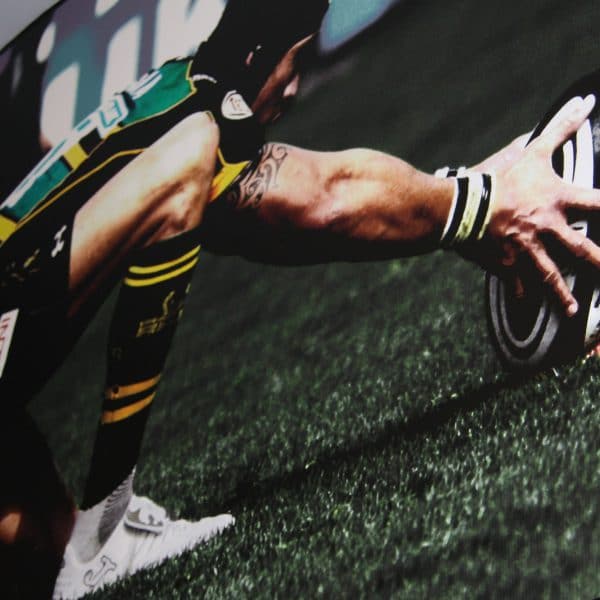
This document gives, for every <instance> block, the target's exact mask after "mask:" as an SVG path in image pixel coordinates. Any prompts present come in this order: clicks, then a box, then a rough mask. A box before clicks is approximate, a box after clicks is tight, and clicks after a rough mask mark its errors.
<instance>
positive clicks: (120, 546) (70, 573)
mask: <svg viewBox="0 0 600 600" xmlns="http://www.w3.org/2000/svg"><path fill="white" fill-rule="evenodd" d="M233 523H235V519H234V518H233V517H232V516H231V515H228V514H223V515H218V516H216V517H206V518H204V519H200V520H199V521H186V520H184V519H178V520H176V521H175V520H171V519H169V517H168V515H167V513H166V511H165V509H164V508H162V507H161V506H159V505H158V504H155V503H154V502H152V500H150V499H149V498H145V497H142V496H132V498H131V501H130V502H129V505H128V507H127V510H126V511H125V514H124V515H123V517H122V518H121V520H120V521H119V523H118V524H117V526H116V527H115V529H114V531H113V532H112V534H111V535H110V537H109V538H108V539H107V541H106V543H105V544H104V545H103V546H102V548H101V549H100V551H99V552H98V553H97V554H96V555H95V556H94V557H93V558H92V559H91V560H88V561H82V560H79V558H78V556H77V553H76V551H75V548H74V547H73V545H72V544H71V543H69V544H68V545H67V547H66V549H65V553H64V557H63V566H62V568H61V570H60V572H59V574H58V577H57V579H56V583H55V586H54V593H53V596H52V598H53V600H67V599H71V598H81V597H83V596H85V594H88V593H91V592H93V591H96V590H98V589H100V588H102V587H104V586H105V585H108V584H110V583H114V582H115V581H117V580H119V579H122V578H123V577H126V576H127V575H131V574H132V573H135V572H137V571H140V570H142V569H146V568H148V567H152V566H154V565H157V564H159V563H161V562H163V561H165V560H166V559H168V558H171V557H173V556H178V555H179V554H181V553H183V552H185V551H186V550H190V549H191V548H194V547H195V546H197V545H198V544H201V543H203V542H206V541H208V540H209V539H211V538H212V537H214V536H216V535H217V534H219V533H220V532H221V531H223V530H224V529H225V528H227V527H229V526H230V525H233Z"/></svg>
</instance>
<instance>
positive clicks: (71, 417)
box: [33, 0, 600, 599]
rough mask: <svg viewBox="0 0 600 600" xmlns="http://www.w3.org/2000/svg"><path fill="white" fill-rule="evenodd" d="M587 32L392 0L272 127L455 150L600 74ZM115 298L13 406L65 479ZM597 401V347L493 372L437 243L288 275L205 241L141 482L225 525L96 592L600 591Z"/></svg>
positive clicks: (559, 21)
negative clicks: (49, 376)
mask: <svg viewBox="0 0 600 600" xmlns="http://www.w3.org/2000/svg"><path fill="white" fill-rule="evenodd" d="M334 1H343V0H334ZM599 25H600V5H599V4H598V3H597V2H592V1H591V0H588V1H585V2H584V1H575V0H572V1H571V2H565V1H564V0H560V1H558V0H531V1H530V2H519V3H517V2H512V3H511V2H508V3H507V2H503V1H502V0H487V1H486V2H478V1H477V0H457V1H455V2H444V1H442V0H438V1H422V2H417V1H412V2H405V3H404V4H403V5H402V6H401V7H400V8H398V9H397V10H395V11H394V12H393V13H392V15H391V16H390V18H389V19H388V20H387V21H386V22H385V24H383V25H382V26H380V27H377V28H376V29H375V30H374V32H373V35H370V36H366V37H364V38H362V39H361V40H360V42H359V43H357V44H354V45H353V46H352V48H351V49H350V51H348V52H346V53H344V54H343V55H342V56H340V57H339V59H338V60H336V61H334V62H333V63H331V64H328V65H327V67H326V68H324V69H323V70H322V71H321V72H319V73H318V74H317V76H316V77H313V78H312V81H313V83H314V82H315V81H316V80H317V79H318V82H319V85H308V91H307V92H306V93H305V95H304V96H303V97H302V98H301V100H300V102H299V103H298V105H297V107H296V109H295V111H294V112H293V113H292V114H291V115H290V116H289V118H288V119H287V120H284V121H283V122H282V123H281V124H279V125H278V126H277V127H276V128H275V129H274V130H273V131H272V133H271V135H270V138H271V139H274V140H282V141H288V142H290V143H295V144H298V145H305V146H308V147H313V148H319V149H340V148H344V147H351V146H369V147H375V148H378V149H381V150H386V151H390V152H394V153H396V154H398V155H400V156H402V157H403V158H405V159H407V160H409V161H411V162H412V163H413V164H415V165H417V166H418V167H420V168H422V169H424V170H428V171H432V170H433V169H435V168H436V167H438V166H442V165H445V164H453V165H456V164H467V165H468V164H473V163H474V162H476V161H478V160H479V159H481V158H483V157H484V156H486V155H488V154H489V153H491V152H492V151H494V150H496V149H497V148H499V147H500V146H501V145H503V144H504V143H506V142H508V141H509V140H510V139H512V138H513V137H515V136H516V135H518V134H520V133H523V132H525V131H528V130H530V129H531V128H532V127H533V126H534V125H535V123H536V120H537V119H538V118H539V117H541V115H542V114H543V112H544V111H545V110H546V108H547V106H548V105H549V103H550V101H551V100H552V99H553V98H554V97H555V96H556V95H557V94H558V93H560V92H561V91H562V89H564V88H565V87H566V86H567V85H568V84H569V83H570V82H571V81H572V80H573V79H575V78H577V77H579V76H580V75H582V74H584V73H586V72H588V71H590V70H592V69H594V68H596V67H598V66H599V65H600V40H599V39H598V31H599ZM309 83H310V82H309ZM110 306H111V303H110V302H109V303H108V305H107V306H106V307H105V309H103V311H102V312H101V314H100V315H99V317H98V319H97V320H96V321H95V323H94V324H93V326H92V327H91V328H90V330H89V331H88V332H87V333H86V335H85V336H84V338H83V339H82V340H81V342H80V344H79V346H78V348H77V352H76V353H75V354H74V356H73V357H72V358H71V359H70V360H69V361H68V362H67V364H65V366H64V368H62V369H61V371H60V372H59V373H58V374H57V376H56V377H55V378H54V379H53V380H52V381H51V382H50V384H49V385H48V387H47V389H46V390H45V391H44V393H43V394H42V395H41V396H40V397H39V398H38V399H36V400H35V402H34V404H33V411H34V414H35V416H36V418H37V420H38V422H39V423H40V425H41V427H42V429H43V430H44V431H46V432H47V433H48V437H49V440H50V442H51V445H52V447H53V448H54V449H55V451H56V457H57V461H58V463H59V465H60V467H61V468H62V470H63V471H64V473H65V477H66V479H67V481H68V482H69V483H70V484H71V485H72V486H74V489H76V490H81V488H82V485H83V480H84V477H85V474H86V469H87V465H88V461H89V457H90V454H91V445H92V437H93V433H94V430H95V423H96V420H97V418H98V414H99V412H98V411H99V406H100V399H101V390H102V379H103V370H104V341H105V337H106V326H107V320H108V317H109V315H110ZM599 393H600V363H597V362H595V361H592V362H588V363H585V364H579V363H578V364H573V365H568V366H565V367H563V368H561V369H557V370H554V371H552V372H548V373H543V374H540V375H537V376H535V377H531V378H528V379H526V380H525V381H516V380H515V379H513V378H511V377H510V376H508V375H507V374H505V373H503V372H502V370H501V368H500V366H499V364H498V362H497V360H496V358H495V356H494V354H493V351H492V349H491V347H490V344H489V341H488V338H487V333H486V324H485V318H484V307H483V277H482V273H481V272H480V271H479V270H478V269H477V268H476V267H474V266H472V265H470V264H468V263H465V262H463V261H461V260H460V259H458V258H457V257H455V256H453V255H451V254H444V253H442V252H439V253H436V254H433V255H430V256H427V257H420V258H414V259H402V260H397V261H390V262H382V263H377V264H358V265H351V264H330V265H324V266H318V267H310V268H296V269H283V268H272V267H265V266H262V265H256V264H250V263H247V262H245V261H243V260H239V259H235V258H218V257H214V256H209V255H208V254H206V255H205V256H204V257H203V260H202V263H201V264H200V265H199V268H198V270H197V272H196V275H195V278H194V282H193V290H192V293H191V296H190V299H189V302H188V304H187V306H186V312H185V315H184V318H183V321H182V323H181V326H180V329H179V331H178V333H177V337H176V339H175V342H174V346H173V351H172V354H171V356H170V359H169V363H168V369H167V372H166V375H165V377H164V380H163V383H162V387H161V390H160V391H159V394H158V396H157V398H156V400H155V406H154V409H153V413H152V416H151V420H150V424H149V427H148V430H147V435H146V438H145V446H144V451H143V460H142V462H141V464H140V467H139V472H138V478H137V491H138V493H142V494H148V495H150V496H151V497H152V498H153V499H155V500H156V501H158V502H160V503H163V504H164V505H165V506H166V507H167V508H168V509H169V511H170V512H171V513H176V514H179V515H181V516H184V517H187V518H199V517H201V516H203V515H205V514H208V513H214V512H217V511H224V510H230V511H232V512H233V513H234V514H235V516H236V518H237V523H236V525H235V527H234V528H233V529H231V530H230V531H227V532H226V533H225V534H224V535H223V536H221V537H220V538H219V539H217V540H215V541H214V542H211V543H209V544H208V545H206V546H205V547H201V548H198V549H196V550H194V551H192V552H190V553H188V554H186V555H184V556H182V557H181V558H179V559H178V560H173V561H171V562H169V563H168V564H165V565H164V566H160V567H158V568H156V569H153V570H151V571H149V572H145V573H140V574H138V575H137V576H135V577H133V578H131V579H130V580H128V581H126V582H123V583H121V584H119V585H117V586H114V587H112V588H109V589H107V590H106V591H104V592H102V593H100V594H98V595H97V597H99V598H160V599H162V598H199V597H206V598H241V597H249V598H250V597H252V598H255V597H264V598H286V597H292V598H316V597H390V596H393V597H397V598H461V597H465V598H476V597H481V598H488V597H498V598H505V597H509V596H513V597H527V598H537V597H548V598H558V597H563V598H593V597H595V596H598V595H600V568H599V567H600V508H599V506H600V505H599V503H598V497H599V496H600V450H599V444H598V439H599V433H598V432H599V428H600V415H599V413H598V408H599V400H598V395H599Z"/></svg>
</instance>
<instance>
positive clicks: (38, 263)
mask: <svg viewBox="0 0 600 600" xmlns="http://www.w3.org/2000/svg"><path fill="white" fill-rule="evenodd" d="M73 209H74V207H69V206H68V204H62V203H61V204H58V203H56V204H54V205H52V206H49V207H48V208H47V210H44V211H41V212H40V213H39V214H37V215H36V216H35V218H33V219H31V220H29V221H28V222H26V223H25V224H24V225H23V226H22V227H20V228H18V229H17V230H16V231H15V232H14V233H13V234H12V235H11V237H9V238H8V240H7V241H6V242H5V243H4V244H3V245H2V246H1V247H0V407H2V409H4V407H6V406H7V405H8V404H11V405H15V404H19V403H20V404H23V403H24V402H26V401H27V400H28V399H29V398H30V397H31V395H32V394H33V393H35V391H37V390H38V389H39V387H40V386H41V385H42V384H43V382H44V381H45V380H46V379H47V378H48V377H49V375H50V374H52V372H53V371H54V370H55V369H56V367H57V366H58V365H59V364H60V363H61V362H62V360H63V358H64V356H65V354H66V352H67V349H68V348H69V347H70V342H71V341H72V340H71V339H70V338H71V327H70V324H69V321H68V319H67V307H68V302H69V297H68V282H69V254H70V239H71V231H72V223H73V216H74V210H73Z"/></svg>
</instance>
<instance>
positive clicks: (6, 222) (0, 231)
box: [0, 215, 17, 244]
mask: <svg viewBox="0 0 600 600" xmlns="http://www.w3.org/2000/svg"><path fill="white" fill-rule="evenodd" d="M16 228H17V224H16V223H15V222H14V221H13V220H12V219H9V218H8V217H5V216H4V215H0V244H2V243H4V242H5V241H6V240H7V239H8V238H9V237H10V236H11V235H12V233H13V231H14V230H15V229H16Z"/></svg>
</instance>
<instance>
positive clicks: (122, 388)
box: [105, 375, 160, 400]
mask: <svg viewBox="0 0 600 600" xmlns="http://www.w3.org/2000/svg"><path fill="white" fill-rule="evenodd" d="M159 381H160V375H157V376H156V377H151V378H150V379H146V380H144V381H138V382H136V383H131V384H129V385H119V386H114V387H110V388H108V389H107V390H106V395H105V396H106V399H107V400H119V399H120V398H125V397H127V396H133V395H134V394H140V393H142V392H147V391H148V390H149V389H150V388H152V387H154V386H155V385H156V384H157V383H158V382H159Z"/></svg>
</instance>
